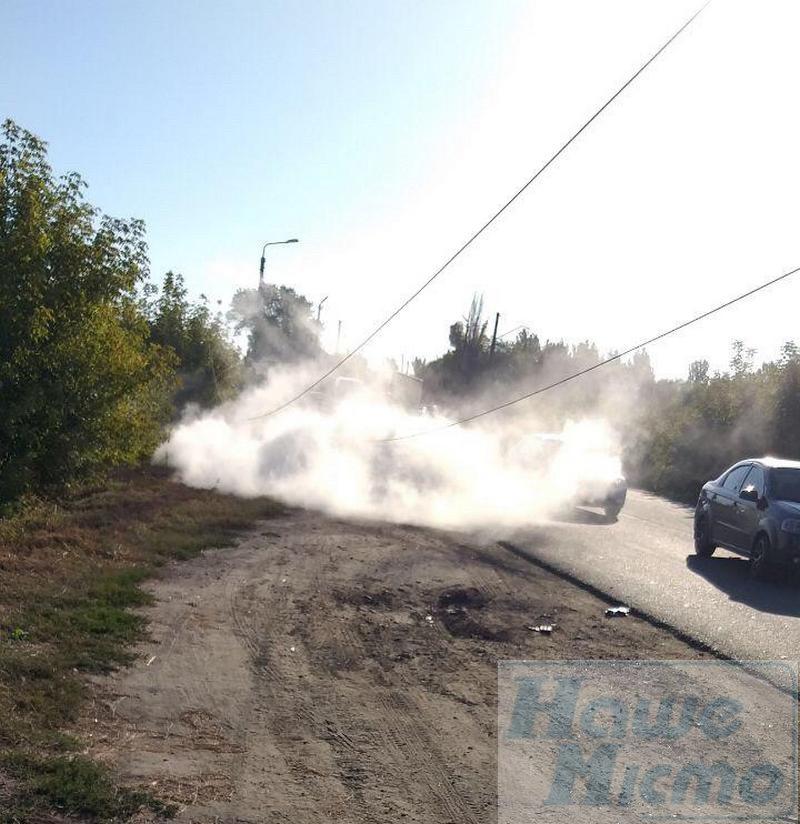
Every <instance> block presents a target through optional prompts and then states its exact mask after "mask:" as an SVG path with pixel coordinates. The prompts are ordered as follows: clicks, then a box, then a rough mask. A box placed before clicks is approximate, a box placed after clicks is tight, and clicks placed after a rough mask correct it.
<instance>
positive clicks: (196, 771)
mask: <svg viewBox="0 0 800 824" xmlns="http://www.w3.org/2000/svg"><path fill="white" fill-rule="evenodd" d="M152 592H153V593H154V595H155V596H156V603H155V605H154V606H153V607H149V608H148V609H147V610H146V614H147V617H148V619H149V621H150V627H151V633H150V634H151V638H150V640H149V641H148V642H147V643H146V644H144V645H142V647H141V649H140V653H141V655H140V657H139V659H138V663H137V664H136V665H134V666H133V667H131V668H129V669H126V670H122V671H119V672H117V673H116V674H115V675H113V676H111V677H106V678H102V679H98V681H97V682H96V684H95V698H94V701H93V702H91V704H90V706H89V715H88V716H87V718H86V719H85V722H86V724H87V726H88V727H90V729H89V730H88V732H89V733H90V734H91V735H92V738H91V740H92V741H93V742H94V744H93V748H92V753H93V754H94V755H96V756H98V757H100V758H102V759H103V760H105V761H106V762H108V763H111V764H113V765H114V766H115V767H116V768H117V769H118V770H119V771H120V773H121V774H122V776H123V777H124V779H125V780H127V781H130V782H131V783H133V784H139V785H142V784H143V785H148V786H150V788H151V789H152V790H153V791H154V792H155V793H156V794H158V795H159V796H160V797H162V798H164V799H167V800H172V801H174V802H175V803H177V804H178V805H180V811H179V813H178V820H180V821H192V822H284V821H285V822H294V823H295V824H297V823H298V822H324V821H336V822H354V824H355V822H359V824H360V823H361V822H393V824H394V823H395V822H442V823H443V822H459V824H463V823H464V822H487V821H493V820H495V819H496V813H495V794H496V763H495V762H496V755H495V750H496V740H495V727H496V705H495V701H496V679H497V673H496V662H497V660H498V659H521V658H532V659H555V658H637V657H648V658H662V659H663V658H696V657H701V656H702V653H700V652H697V651H696V650H693V649H692V648H691V647H689V646H687V645H686V644H684V643H683V642H682V641H680V640H678V639H677V638H675V637H673V636H672V635H670V634H669V633H668V632H666V631H664V630H662V629H658V628H656V627H653V626H651V625H650V624H648V623H646V622H645V621H642V620H640V619H638V618H635V617H632V616H631V617H627V618H616V619H609V618H606V617H604V609H605V607H606V606H607V605H606V604H605V603H604V602H603V601H601V600H599V599H598V598H596V597H595V596H593V595H591V594H589V593H588V592H585V591H583V590H582V589H579V588H578V587H576V586H574V585H573V584H571V583H569V582H567V581H565V580H564V579H562V578H559V577H556V576H555V575H552V574H550V573H548V572H546V571H544V570H542V569H540V568H538V567H536V566H533V565H532V564H530V563H529V562H527V561H525V560H523V559H521V558H519V557H517V556H516V555H514V554H513V553H511V552H509V551H508V550H507V549H504V548H503V547H502V546H501V545H499V544H491V543H481V542H477V541H476V542H470V541H469V540H467V539H466V538H464V537H463V536H457V535H452V534H447V533H442V532H437V531H434V530H428V529H420V528H416V527H409V526H401V525H387V524H376V523H362V522H349V521H342V520H335V519H331V518H329V517H326V516H324V515H320V514H315V513H310V512H305V511H300V510H293V511H290V512H288V513H287V514H286V515H285V516H282V517H279V518H276V519H274V520H270V521H269V522H265V523H264V524H263V525H262V526H261V528H260V529H259V530H258V531H256V532H253V533H252V534H250V535H249V536H247V537H246V538H245V539H244V540H243V541H242V542H241V543H240V544H239V545H238V546H237V547H236V548H234V549H227V550H213V551H208V552H206V553H204V554H203V556H202V557H200V558H197V559H195V560H193V561H189V562H185V563H176V564H174V565H170V566H169V567H167V569H166V571H165V573H164V574H163V576H162V577H161V578H160V579H159V580H158V581H157V582H156V583H155V584H154V585H152ZM545 622H546V623H550V622H552V623H555V625H556V628H555V630H554V632H553V633H552V635H549V636H548V635H541V634H537V633H535V632H533V631H531V630H530V629H528V627H530V626H534V625H538V624H541V623H545Z"/></svg>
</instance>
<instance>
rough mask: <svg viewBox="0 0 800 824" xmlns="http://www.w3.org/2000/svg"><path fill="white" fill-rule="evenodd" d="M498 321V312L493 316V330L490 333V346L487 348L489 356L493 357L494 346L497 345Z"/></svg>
mask: <svg viewBox="0 0 800 824" xmlns="http://www.w3.org/2000/svg"><path fill="white" fill-rule="evenodd" d="M498 323H500V313H499V312H498V313H497V314H496V315H495V317H494V332H493V333H492V348H491V349H490V350H489V358H490V359H491V358H493V357H494V348H495V346H496V345H497V324H498Z"/></svg>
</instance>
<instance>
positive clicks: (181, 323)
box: [142, 272, 240, 407]
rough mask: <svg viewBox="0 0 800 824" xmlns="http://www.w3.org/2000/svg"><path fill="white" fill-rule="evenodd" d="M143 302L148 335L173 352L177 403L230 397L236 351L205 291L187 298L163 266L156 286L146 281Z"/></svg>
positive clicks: (210, 401) (177, 278) (235, 378)
mask: <svg viewBox="0 0 800 824" xmlns="http://www.w3.org/2000/svg"><path fill="white" fill-rule="evenodd" d="M142 308H143V310H144V312H145V314H146V316H147V319H148V323H149V325H150V338H151V340H152V341H153V342H154V343H157V344H159V345H161V346H164V347H168V348H169V349H171V350H172V351H173V352H174V353H175V355H176V356H177V359H178V387H177V390H176V394H175V404H176V406H178V407H181V406H183V405H184V404H186V403H197V404H199V405H200V406H203V407H209V406H214V405H215V404H217V403H220V402H221V401H224V400H228V399H229V398H231V397H233V395H234V394H235V392H236V389H237V388H238V386H239V379H240V374H239V373H240V369H239V360H240V358H239V352H238V350H237V349H236V347H235V346H234V345H233V343H232V342H231V340H230V338H229V336H228V330H227V328H226V326H225V324H224V322H223V319H222V317H221V316H220V315H219V313H217V314H216V315H214V314H212V313H211V311H210V309H209V308H208V300H207V299H206V297H205V295H201V296H200V300H199V301H196V302H191V301H190V300H189V299H188V297H187V291H186V287H185V285H184V281H183V277H182V276H181V275H176V274H174V273H173V272H167V274H166V275H165V276H164V281H163V283H162V285H161V289H160V290H159V289H158V287H156V286H154V285H152V284H148V286H147V287H145V289H144V290H143V299H142Z"/></svg>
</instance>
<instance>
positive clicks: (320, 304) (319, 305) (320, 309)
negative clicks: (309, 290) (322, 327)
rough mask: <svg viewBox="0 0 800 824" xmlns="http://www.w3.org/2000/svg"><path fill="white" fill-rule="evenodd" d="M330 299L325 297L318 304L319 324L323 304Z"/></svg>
mask: <svg viewBox="0 0 800 824" xmlns="http://www.w3.org/2000/svg"><path fill="white" fill-rule="evenodd" d="M327 299H328V296H327V295H325V297H324V298H323V299H322V300H321V301H320V302H319V304H317V323H319V319H320V316H321V315H322V304H323V303H325V301H326V300H327Z"/></svg>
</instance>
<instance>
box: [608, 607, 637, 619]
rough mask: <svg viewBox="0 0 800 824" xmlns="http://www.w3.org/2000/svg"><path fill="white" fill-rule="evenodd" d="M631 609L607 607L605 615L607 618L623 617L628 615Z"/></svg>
mask: <svg viewBox="0 0 800 824" xmlns="http://www.w3.org/2000/svg"><path fill="white" fill-rule="evenodd" d="M630 611H631V608H630V607H624V606H618V607H609V608H608V609H607V610H606V615H607V616H608V617H609V618H624V617H625V616H626V615H629V614H630Z"/></svg>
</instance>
